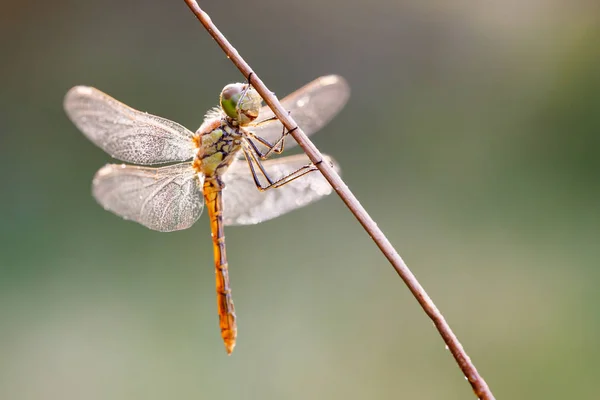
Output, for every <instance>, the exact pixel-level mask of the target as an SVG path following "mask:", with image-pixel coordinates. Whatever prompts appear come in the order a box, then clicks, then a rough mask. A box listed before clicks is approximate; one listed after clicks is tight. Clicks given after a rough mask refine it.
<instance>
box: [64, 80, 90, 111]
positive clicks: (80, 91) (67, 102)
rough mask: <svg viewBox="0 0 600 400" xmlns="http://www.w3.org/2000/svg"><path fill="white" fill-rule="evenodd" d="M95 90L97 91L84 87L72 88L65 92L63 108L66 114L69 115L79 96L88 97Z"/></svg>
mask: <svg viewBox="0 0 600 400" xmlns="http://www.w3.org/2000/svg"><path fill="white" fill-rule="evenodd" d="M95 90H97V89H94V88H93V87H91V86H84V85H78V86H73V87H72V88H71V89H69V90H68V91H67V94H65V98H64V100H63V107H64V109H65V111H66V112H67V114H69V112H70V111H71V109H72V108H73V106H75V104H76V100H77V98H79V97H81V96H89V95H91V94H92V93H93V92H94V91H95Z"/></svg>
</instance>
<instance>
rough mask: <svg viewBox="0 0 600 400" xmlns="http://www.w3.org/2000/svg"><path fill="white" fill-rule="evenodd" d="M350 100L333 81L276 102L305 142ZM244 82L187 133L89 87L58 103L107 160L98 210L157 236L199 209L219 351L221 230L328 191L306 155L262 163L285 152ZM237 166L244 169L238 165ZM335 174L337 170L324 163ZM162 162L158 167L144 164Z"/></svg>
mask: <svg viewBox="0 0 600 400" xmlns="http://www.w3.org/2000/svg"><path fill="white" fill-rule="evenodd" d="M349 94H350V90H349V86H348V84H347V83H346V81H345V80H344V79H343V78H342V77H340V76H337V75H329V76H323V77H320V78H317V79H316V80H314V81H312V82H310V83H308V84H307V85H305V86H303V87H302V88H300V89H298V90H297V91H295V92H293V93H292V94H290V95H288V96H286V97H285V98H284V99H283V100H282V101H281V104H282V105H283V107H284V108H285V109H286V110H288V112H289V114H290V115H291V116H292V117H293V118H294V120H295V121H296V122H297V123H298V124H299V126H301V127H302V129H303V131H304V133H306V134H307V135H311V134H313V133H315V132H317V131H318V130H320V129H321V128H322V127H323V126H324V125H325V124H327V123H328V122H329V121H330V120H331V119H332V118H333V117H334V116H335V115H336V114H337V113H338V112H339V111H340V110H341V109H342V108H343V106H344V105H345V103H346V101H347V100H348V97H349ZM261 106H262V98H261V97H260V95H259V94H258V93H257V91H256V90H255V89H254V88H253V87H252V85H250V84H249V83H232V84H229V85H227V86H225V87H224V88H223V90H222V91H221V94H220V97H219V106H218V107H215V108H213V109H211V110H210V111H209V112H208V113H207V114H206V116H205V118H204V121H203V123H202V125H201V126H200V128H198V130H196V132H195V133H194V132H192V131H190V130H188V129H186V128H185V127H183V126H182V125H180V124H178V123H176V122H173V121H170V120H168V119H165V118H162V117H159V116H155V115H152V114H148V113H146V112H141V111H138V110H135V109H133V108H131V107H129V106H127V105H125V104H123V103H121V102H119V101H118V100H115V99H114V98H112V97H110V96H109V95H107V94H105V93H103V92H101V91H100V90H98V89H95V88H93V87H89V86H75V87H73V88H72V89H70V90H69V91H68V92H67V94H66V96H65V99H64V108H65V111H66V114H67V116H68V117H69V118H70V119H71V121H72V122H73V123H74V124H75V125H76V126H77V128H79V130H81V132H83V134H84V135H85V136H86V137H87V138H88V139H89V140H91V141H92V142H93V143H94V144H95V145H97V146H98V147H100V148H101V149H102V150H104V151H105V152H106V153H108V154H109V155H110V156H112V157H113V158H116V159H118V160H121V161H124V162H126V163H132V164H138V165H128V164H107V165H105V166H104V167H102V168H100V170H98V172H97V173H96V175H95V176H94V179H93V183H92V194H93V196H94V197H95V199H96V200H97V201H98V203H99V204H100V205H101V206H103V207H104V208H105V209H106V210H108V211H111V212H113V213H114V214H116V215H118V216H120V217H122V218H124V219H126V220H132V221H135V222H138V223H140V224H141V225H143V226H145V227H148V228H150V229H153V230H156V231H160V232H172V231H177V230H181V229H186V228H189V227H191V226H192V225H193V224H194V223H195V222H196V221H197V220H198V218H199V217H200V215H201V214H202V211H203V209H204V208H206V209H207V212H208V216H209V219H210V227H211V236H212V242H213V251H214V264H215V275H216V288H217V308H218V314H219V326H220V329H221V337H222V338H223V342H224V344H225V349H226V351H227V354H231V352H232V351H233V348H234V347H235V343H236V338H237V322H236V314H235V308H234V304H233V299H232V296H231V286H230V283H229V266H228V263H227V256H226V251H225V234H224V226H226V225H228V226H229V225H250V224H256V223H259V222H263V221H267V220H270V219H272V218H275V217H278V216H280V215H282V214H284V213H287V212H289V211H292V210H294V209H297V208H300V207H303V206H305V205H308V204H310V203H312V202H314V201H316V200H318V199H320V198H322V197H324V196H326V195H328V194H330V193H331V191H332V189H331V186H330V185H329V184H328V183H327V182H326V181H325V179H324V178H323V176H322V175H321V174H320V173H315V174H310V172H312V171H314V170H315V169H316V166H315V165H313V164H312V163H311V162H310V160H309V159H308V157H307V156H306V155H292V156H286V157H276V158H271V156H274V155H276V154H280V153H282V152H283V150H284V148H290V147H293V146H294V145H295V144H296V142H295V141H294V140H291V139H292V138H291V137H290V136H289V132H288V131H286V130H285V128H284V127H283V125H282V124H281V122H280V121H279V120H278V119H277V118H276V116H275V114H274V113H273V112H272V111H271V109H269V108H268V107H267V106H262V107H261ZM244 160H245V162H244ZM324 161H325V162H329V163H330V164H331V165H332V166H334V168H335V169H336V170H339V167H338V165H337V163H335V161H334V160H333V159H332V158H331V157H330V156H325V158H324ZM157 164H168V165H165V166H159V167H149V166H148V165H157Z"/></svg>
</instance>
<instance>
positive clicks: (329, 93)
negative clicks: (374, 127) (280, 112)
mask: <svg viewBox="0 0 600 400" xmlns="http://www.w3.org/2000/svg"><path fill="white" fill-rule="evenodd" d="M349 96H350V87H349V86H348V83H347V82H346V80H344V78H342V77H341V76H337V75H328V76H322V77H320V78H317V79H315V80H314V81H312V82H310V83H309V84H307V85H305V86H303V87H301V88H300V89H298V90H296V91H295V92H294V93H292V94H290V95H288V96H286V97H285V98H284V99H283V100H281V104H282V105H283V108H285V109H286V110H288V111H289V112H290V115H291V116H292V117H293V118H294V120H295V121H296V122H297V123H298V125H299V126H300V128H302V130H303V131H304V133H306V134H307V135H308V136H310V135H312V134H313V133H315V132H317V131H318V130H319V129H321V128H322V127H323V126H325V124H327V123H328V122H329V121H331V119H332V118H333V117H334V116H335V115H336V114H337V113H338V112H339V111H340V110H341V109H342V107H344V105H345V104H346V102H347V101H348V97H349ZM274 116H275V114H273V111H271V109H270V108H269V107H267V106H264V107H262V108H261V109H260V113H259V114H258V119H257V120H258V121H264V120H267V119H269V118H273V117H274ZM250 130H251V131H252V132H254V133H255V134H256V135H258V136H260V137H262V138H263V139H266V140H267V141H269V142H270V143H271V144H274V143H275V142H276V141H277V140H278V139H279V138H280V137H281V133H282V132H283V126H282V124H281V122H279V120H275V121H274V122H269V123H266V124H264V125H261V126H257V127H254V128H250ZM284 145H285V147H286V148H290V147H292V146H295V145H296V141H295V140H294V138H292V137H289V136H288V137H287V138H286V139H285V144H284Z"/></svg>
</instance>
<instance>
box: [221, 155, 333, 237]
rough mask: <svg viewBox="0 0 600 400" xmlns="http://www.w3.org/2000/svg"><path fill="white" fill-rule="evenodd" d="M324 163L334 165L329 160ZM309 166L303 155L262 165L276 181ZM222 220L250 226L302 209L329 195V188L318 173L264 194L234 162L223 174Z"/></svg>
mask: <svg viewBox="0 0 600 400" xmlns="http://www.w3.org/2000/svg"><path fill="white" fill-rule="evenodd" d="M325 162H329V163H331V164H333V165H334V167H335V169H336V170H338V171H339V168H338V166H337V164H335V162H334V161H333V160H332V159H331V158H330V157H328V156H325ZM308 163H310V160H309V159H308V157H307V156H306V155H304V154H301V155H297V156H290V157H283V158H277V159H273V160H268V161H265V162H263V166H264V167H265V170H266V171H267V173H268V174H269V176H270V177H272V178H273V179H275V180H277V179H280V178H282V177H284V176H286V175H288V174H290V173H292V172H294V171H296V170H297V169H298V168H300V167H302V166H304V165H306V164H308ZM223 180H224V182H225V189H224V191H223V203H224V204H223V220H224V222H225V225H251V224H257V223H259V222H263V221H267V220H269V219H272V218H275V217H277V216H279V215H281V214H285V213H287V212H289V211H292V210H295V209H296V208H300V207H304V206H306V205H308V204H310V203H312V202H314V201H316V200H318V199H320V198H321V197H323V196H326V195H328V194H330V193H331V191H332V189H331V185H329V183H328V182H327V181H326V180H325V178H324V177H323V175H321V173H320V172H319V171H313V172H311V173H309V174H307V175H304V176H302V177H300V178H298V179H296V180H293V181H291V182H289V183H288V184H286V185H284V186H282V187H280V188H276V189H275V188H274V189H269V190H266V191H264V192H261V191H259V190H258V189H257V188H256V185H255V183H254V179H253V178H252V174H251V173H250V170H249V168H248V165H247V163H246V162H245V161H243V160H238V161H237V162H235V163H234V164H233V165H232V166H231V167H229V169H228V170H227V172H226V173H225V174H224V177H223Z"/></svg>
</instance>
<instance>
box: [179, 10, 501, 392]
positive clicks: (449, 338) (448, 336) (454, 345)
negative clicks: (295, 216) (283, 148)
mask: <svg viewBox="0 0 600 400" xmlns="http://www.w3.org/2000/svg"><path fill="white" fill-rule="evenodd" d="M185 2H186V4H187V5H188V6H189V8H190V9H191V10H192V12H193V13H194V15H195V16H196V17H197V18H198V20H199V21H200V22H201V23H202V25H203V26H204V27H205V28H206V30H207V31H208V33H209V34H210V35H211V36H212V37H213V39H215V41H216V42H217V44H218V45H219V46H220V47H221V49H222V50H223V52H225V54H226V55H227V58H229V59H230V60H231V62H233V63H234V64H235V66H236V67H237V68H238V69H239V70H240V72H241V73H242V74H243V75H244V76H245V77H246V79H248V81H249V82H250V83H251V84H252V86H253V87H254V88H255V89H256V91H257V92H258V93H259V94H260V95H261V96H262V98H263V99H264V101H265V103H266V104H267V105H268V106H269V107H270V108H271V110H273V112H274V113H275V115H276V116H277V118H279V120H280V121H281V123H282V124H283V125H284V126H285V127H286V129H287V130H288V131H289V132H290V134H291V135H292V136H293V137H294V139H296V141H297V142H298V144H299V145H300V147H302V149H303V150H304V152H305V153H306V155H307V156H308V158H310V160H311V161H312V162H313V164H314V165H316V166H317V168H318V169H319V170H320V171H321V173H322V174H323V176H324V177H325V179H327V181H328V182H329V183H330V184H331V186H332V187H333V189H334V190H335V191H336V192H337V194H338V195H339V196H340V198H341V199H342V201H343V202H344V203H346V206H347V207H348V208H349V209H350V212H352V214H354V216H355V217H356V219H358V221H359V222H360V223H361V225H362V226H363V228H364V229H365V230H366V231H367V233H368V234H369V236H371V238H372V239H373V241H374V242H375V244H376V245H377V247H379V249H380V250H381V252H382V253H383V255H384V256H385V257H386V258H387V259H388V260H389V262H390V263H391V264H392V266H393V267H394V269H395V270H396V272H397V273H398V275H399V276H400V278H402V280H403V281H404V282H405V283H406V285H407V286H408V288H409V290H410V291H411V292H412V294H413V296H415V298H416V299H417V301H418V302H419V304H420V305H421V307H422V308H423V310H424V311H425V313H426V314H427V315H428V316H429V318H431V320H432V321H433V323H434V324H435V327H436V328H437V330H438V332H439V333H440V335H441V336H442V339H443V340H444V342H445V343H446V345H447V347H448V349H449V350H450V352H451V353H452V355H453V356H454V359H455V360H456V362H457V363H458V366H459V367H460V369H461V370H462V372H463V373H464V374H465V377H466V378H467V379H468V381H469V382H470V383H471V386H472V388H473V391H474V392H475V394H476V395H477V397H478V398H480V399H482V400H493V399H494V395H493V394H492V392H491V390H490V389H489V387H488V385H487V383H486V382H485V380H484V379H483V377H482V376H481V375H479V373H478V372H477V369H476V368H475V365H474V364H473V362H472V361H471V359H470V358H469V356H468V355H467V353H466V352H465V350H464V349H463V347H462V345H461V344H460V342H459V341H458V339H457V337H456V335H455V334H454V332H452V329H450V326H449V325H448V323H447V322H446V320H445V319H444V316H443V315H442V313H441V312H440V311H439V310H438V308H437V307H436V306H435V304H434V303H433V301H432V300H431V298H430V297H429V295H428V294H427V292H425V289H423V287H422V286H421V284H420V283H419V281H418V280H417V278H416V277H415V276H414V275H413V273H412V272H411V271H410V269H409V268H408V266H407V265H406V263H405V262H404V260H403V259H402V257H400V255H399V254H398V252H397V251H396V249H394V246H392V244H391V243H390V241H389V240H388V239H387V237H386V236H385V235H384V233H383V232H382V231H381V229H379V227H378V226H377V224H376V223H375V221H374V220H373V219H372V218H371V217H370V216H369V214H368V213H367V211H366V210H365V209H364V208H363V206H362V205H361V204H360V202H359V201H358V199H357V198H356V197H355V196H354V194H352V192H351V191H350V189H348V186H347V185H346V184H345V183H344V181H343V180H342V178H340V176H339V175H338V174H337V173H336V172H335V170H334V169H333V168H332V167H331V166H330V165H329V163H326V162H322V161H323V155H322V154H321V152H320V151H319V150H318V149H317V148H316V147H315V145H314V144H313V143H312V142H311V141H310V140H309V139H308V137H307V136H306V135H305V134H304V132H303V131H302V128H301V127H298V125H297V124H296V122H295V121H294V119H293V118H292V117H291V116H290V115H288V112H287V111H286V110H285V109H284V108H283V106H282V105H281V104H280V103H279V100H277V97H275V95H274V94H273V93H272V92H271V91H270V90H269V89H268V88H267V87H266V86H265V84H264V83H263V82H262V80H260V78H259V77H258V75H257V74H256V73H255V72H254V71H253V70H252V69H251V68H250V66H249V65H248V63H246V61H244V59H243V58H242V57H241V56H240V54H239V53H238V51H237V50H236V49H235V48H234V47H233V46H232V45H231V43H229V41H228V40H227V39H226V38H225V36H224V35H223V34H222V33H221V31H219V29H217V27H216V26H215V24H213V22H212V20H211V19H210V17H209V16H208V14H206V13H205V12H204V11H203V10H202V9H201V8H200V6H199V5H198V3H197V2H196V1H195V0H185ZM294 128H296V129H294Z"/></svg>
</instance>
